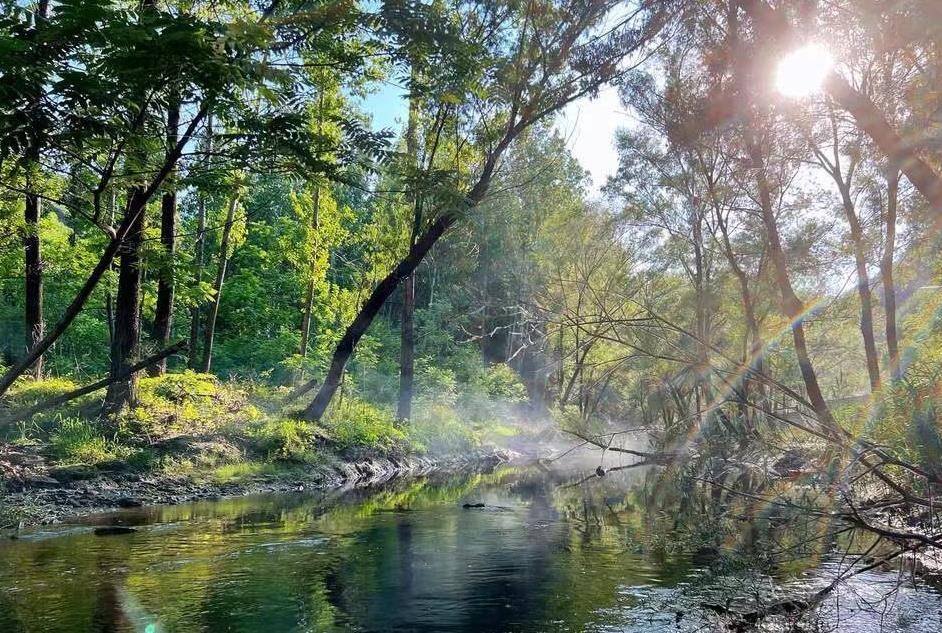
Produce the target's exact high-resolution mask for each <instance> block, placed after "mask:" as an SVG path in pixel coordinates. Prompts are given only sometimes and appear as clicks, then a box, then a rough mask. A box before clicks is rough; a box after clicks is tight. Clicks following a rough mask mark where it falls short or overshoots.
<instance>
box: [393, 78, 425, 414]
mask: <svg viewBox="0 0 942 633" xmlns="http://www.w3.org/2000/svg"><path fill="white" fill-rule="evenodd" d="M412 78H413V80H414V79H415V78H416V69H415V66H414V65H413V67H412ZM418 127H419V99H418V97H417V96H416V95H414V94H413V95H410V97H409V121H408V124H407V126H406V153H407V154H408V155H409V159H410V160H412V166H413V167H415V168H416V171H418V168H419V167H422V166H421V165H419V158H418V156H419V143H418ZM421 222H422V195H421V193H419V192H418V191H415V192H413V207H412V223H411V224H412V227H411V230H410V232H409V246H410V247H411V246H414V245H415V240H416V238H417V237H418V234H419V227H420V226H421ZM414 388H415V272H414V271H413V272H412V273H410V274H409V276H407V277H406V278H405V280H404V283H403V284H402V319H401V320H400V332H399V402H398V406H397V408H396V416H397V417H398V418H399V419H400V420H408V419H410V418H411V417H412V392H413V390H414Z"/></svg>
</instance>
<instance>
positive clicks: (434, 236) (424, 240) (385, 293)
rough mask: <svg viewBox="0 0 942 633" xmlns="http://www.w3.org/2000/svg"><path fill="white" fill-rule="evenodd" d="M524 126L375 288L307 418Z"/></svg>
mask: <svg viewBox="0 0 942 633" xmlns="http://www.w3.org/2000/svg"><path fill="white" fill-rule="evenodd" d="M523 129H524V126H522V125H520V124H517V125H516V126H515V127H513V128H511V129H510V130H508V132H507V133H506V134H505V135H504V137H503V138H502V139H501V140H500V142H499V143H498V144H497V146H496V147H495V148H494V151H493V152H492V153H491V154H490V156H488V158H487V161H485V163H484V167H483V169H482V170H481V176H480V177H479V178H478V181H477V182H476V183H475V184H474V187H472V188H471V191H470V192H469V193H468V195H467V197H466V198H465V200H464V204H463V205H462V206H461V207H458V208H453V209H451V210H450V211H447V212H445V213H443V214H442V215H440V216H439V217H438V218H437V219H436V220H435V221H434V222H432V223H431V224H430V225H429V226H428V228H426V229H425V231H423V232H422V234H421V235H420V236H419V238H418V239H417V240H416V241H415V243H414V244H413V245H412V246H411V247H410V248H409V252H408V254H407V255H406V256H405V257H404V258H403V259H402V260H400V262H399V263H398V264H396V267H395V268H393V269H392V271H391V272H390V273H389V274H388V275H386V276H385V277H384V278H383V279H382V281H380V282H379V284H378V285H377V286H376V287H375V288H374V289H373V292H372V293H371V294H370V297H369V298H368V299H367V300H366V303H364V304H363V307H361V308H360V311H359V312H358V313H357V315H356V317H355V318H354V319H353V323H351V324H350V326H349V327H347V329H346V331H345V332H344V334H343V336H342V337H341V339H340V341H339V342H338V343H337V347H336V348H335V349H334V354H333V356H332V357H331V359H330V366H329V367H328V369H327V375H326V376H325V377H324V383H323V384H322V385H321V387H320V389H319V390H318V392H317V395H316V396H315V397H314V400H313V401H312V402H311V404H310V405H308V407H307V408H306V409H305V410H304V411H303V412H302V414H301V416H302V417H303V418H304V419H306V420H309V421H316V420H320V419H321V418H322V417H323V416H324V413H325V412H326V411H327V407H328V406H329V405H330V401H331V400H332V399H333V397H334V394H335V393H336V392H337V389H338V388H339V387H340V384H341V382H342V381H343V374H344V369H345V368H346V366H347V361H348V360H350V356H352V355H353V350H354V349H355V348H356V346H357V343H358V342H359V341H360V338H361V337H362V336H363V335H364V334H365V333H366V331H367V329H369V327H370V324H371V323H372V322H373V319H375V318H376V315H377V314H379V311H380V310H381V309H382V307H383V304H384V303H386V300H387V299H389V297H391V296H392V293H393V292H395V291H396V287H397V286H398V285H399V282H401V281H402V280H403V279H405V278H406V277H408V276H409V275H411V274H412V273H414V272H415V269H416V268H417V267H418V265H419V264H420V263H422V260H423V259H425V256H426V255H428V253H429V251H431V250H432V247H433V246H435V244H436V242H438V240H439V239H441V237H442V236H443V235H444V234H445V233H446V232H447V231H448V229H450V228H451V227H452V225H454V224H455V222H457V221H458V219H459V218H460V217H461V216H462V214H463V213H465V212H467V211H469V210H470V209H473V208H474V207H475V206H477V205H478V203H480V202H481V200H483V199H484V195H485V194H486V193H487V190H488V189H489V188H490V186H491V179H492V178H493V177H494V169H495V168H496V167H497V161H498V159H499V158H500V157H501V156H502V155H503V153H504V151H505V150H506V149H507V147H508V146H509V145H510V143H511V141H513V139H514V138H515V137H516V135H517V134H519V132H520V131H521V130H523ZM316 384H317V383H316V381H314V380H312V381H310V382H308V383H307V384H305V385H303V386H301V387H300V388H298V389H296V390H295V391H294V393H293V394H292V397H297V396H298V395H300V394H302V393H305V392H307V391H308V390H310V389H312V388H313V387H314V386H316Z"/></svg>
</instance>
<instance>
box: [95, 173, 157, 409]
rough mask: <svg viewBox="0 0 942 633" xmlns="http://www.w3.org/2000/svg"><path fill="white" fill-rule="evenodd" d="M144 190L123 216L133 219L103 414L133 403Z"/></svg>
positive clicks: (126, 244) (132, 197)
mask: <svg viewBox="0 0 942 633" xmlns="http://www.w3.org/2000/svg"><path fill="white" fill-rule="evenodd" d="M145 195H146V194H145V192H144V189H143V188H141V187H135V188H134V190H133V191H132V192H131V193H130V194H129V198H130V200H129V202H128V206H127V214H128V215H129V216H130V217H132V218H134V219H133V222H132V224H131V227H130V230H129V231H128V236H127V239H125V241H124V244H123V245H122V247H121V254H120V260H119V261H120V271H119V273H118V292H117V294H116V296H115V313H114V338H113V339H112V341H111V377H112V378H113V379H114V382H112V383H111V384H110V385H108V392H107V395H106V396H105V404H104V411H105V413H106V414H111V415H113V414H116V413H120V412H121V411H122V410H124V409H125V408H126V407H127V406H129V405H133V404H135V403H136V402H137V374H136V373H134V372H130V371H129V369H130V367H131V366H132V365H134V363H136V362H137V360H138V355H139V352H140V340H141V244H142V243H143V239H144V227H145V224H146V222H145V218H146V213H145V206H146V205H147V198H146V197H145Z"/></svg>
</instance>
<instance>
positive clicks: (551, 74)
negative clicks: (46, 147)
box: [300, 2, 663, 420]
mask: <svg viewBox="0 0 942 633" xmlns="http://www.w3.org/2000/svg"><path fill="white" fill-rule="evenodd" d="M506 9H507V11H506V13H505V14H504V15H503V16H501V18H500V19H499V21H498V22H497V24H493V23H492V21H493V20H498V18H496V17H495V15H496V14H492V13H491V9H490V8H489V7H484V6H482V7H476V6H472V7H471V8H470V9H468V12H467V13H466V14H463V15H462V16H461V18H462V21H463V22H464V24H465V25H466V28H467V29H468V31H467V33H466V35H465V38H466V41H468V42H475V41H480V42H481V44H482V45H483V50H481V51H480V53H481V54H482V55H484V54H486V55H487V56H488V57H489V60H488V63H487V64H486V66H491V67H494V68H496V69H498V71H497V72H495V73H493V74H485V75H484V76H483V77H482V78H481V84H482V85H480V86H475V89H474V92H473V93H471V94H468V95H466V96H465V98H471V99H470V103H469V104H468V105H469V106H470V107H468V106H466V107H465V108H462V109H461V110H464V111H470V112H472V113H476V112H478V111H483V112H485V113H486V114H485V115H484V116H483V117H482V118H481V119H480V120H479V123H478V127H477V129H475V130H474V132H476V133H477V134H479V135H480V137H479V138H481V139H482V141H483V143H482V145H481V146H479V148H477V149H478V151H479V152H480V156H481V158H480V161H479V162H478V167H477V169H474V170H473V172H472V173H475V174H476V175H475V177H474V178H473V180H472V184H470V186H468V187H467V188H464V189H463V191H462V190H461V189H457V190H456V191H455V194H454V197H452V199H451V200H450V201H448V202H447V203H446V204H444V205H442V206H441V207H440V208H439V209H437V213H436V214H433V215H432V217H433V218H434V219H430V220H429V222H428V224H427V225H426V227H425V229H424V230H423V231H422V232H421V233H420V234H419V236H418V238H417V239H416V240H415V244H414V245H413V246H412V247H411V248H410V249H409V252H408V254H407V255H406V256H405V257H404V258H403V259H402V260H401V261H400V262H399V263H398V264H397V265H396V266H395V268H393V270H392V271H391V272H390V273H389V274H388V275H387V276H386V277H385V278H383V280H382V281H380V283H379V284H378V285H377V286H376V288H374V290H373V292H372V293H371V294H370V297H369V298H368V299H367V301H366V302H365V303H364V305H363V307H362V308H361V310H360V312H359V313H358V314H357V316H356V318H354V320H353V322H352V323H351V324H350V326H349V327H348V328H347V331H346V332H345V334H344V336H343V337H342V338H341V340H340V341H339V343H338V344H337V348H336V350H335V352H334V354H333V357H332V359H331V363H330V367H329V368H328V370H327V374H326V376H325V378H324V382H323V384H322V385H321V387H320V389H319V391H318V393H317V396H316V397H315V398H314V400H313V401H312V402H311V404H310V405H308V407H307V408H306V409H305V410H304V412H303V417H304V418H306V419H308V420H319V419H320V418H321V417H322V416H323V415H324V412H325V411H326V410H327V407H328V405H329V404H330V401H331V399H332V398H333V395H334V393H335V392H336V391H337V388H338V387H339V386H340V382H341V379H342V376H343V372H344V367H345V366H346V363H347V360H348V359H349V358H350V356H351V355H352V354H353V351H354V349H355V348H356V345H357V343H358V342H359V340H360V338H361V337H362V336H363V334H364V333H365V332H366V330H367V328H369V326H370V324H371V323H372V321H373V319H374V318H375V317H376V315H377V314H378V312H379V310H380V308H381V307H382V306H383V304H384V303H385V302H386V300H387V299H388V298H389V296H390V295H391V294H392V293H393V292H394V291H395V289H396V287H397V286H398V285H399V283H400V282H401V281H402V280H403V279H405V278H406V277H408V276H409V275H411V274H412V273H413V272H414V271H415V269H416V267H417V266H418V265H419V263H420V262H421V261H422V260H423V259H424V258H425V257H426V255H427V254H428V253H429V251H430V250H431V249H432V247H433V246H434V245H435V244H436V243H437V242H438V241H439V239H440V238H441V237H442V236H443V235H445V233H446V232H448V230H449V229H450V228H451V227H452V226H454V224H455V223H456V222H457V221H458V220H459V219H460V218H461V217H463V216H464V215H466V214H467V213H468V212H469V211H470V210H472V209H474V208H475V207H476V206H477V205H478V204H479V203H480V202H481V201H482V200H483V199H484V197H485V195H486V193H487V191H488V189H489V188H490V184H491V181H492V179H493V177H494V173H495V170H496V169H497V166H498V163H499V161H500V159H501V157H502V156H503V154H504V152H505V151H506V150H507V148H508V147H509V146H510V145H511V143H512V142H513V141H514V140H515V139H516V138H517V137H518V136H519V135H520V134H521V133H522V132H523V131H525V130H526V129H527V128H529V127H530V126H532V125H533V124H534V123H537V122H538V121H541V120H542V119H544V118H546V117H548V116H551V115H552V114H554V113H555V112H557V111H558V110H559V109H560V108H562V107H563V106H565V105H566V104H567V103H569V102H571V101H573V100H575V99H577V98H579V97H581V96H584V95H587V94H591V93H592V92H594V91H595V90H597V89H598V87H599V86H600V85H601V84H602V83H604V82H605V81H607V80H609V79H610V78H611V77H612V76H613V75H614V74H615V73H616V72H617V71H618V63H619V62H620V60H622V59H623V58H624V57H625V56H627V55H628V54H630V53H631V52H634V51H637V50H639V49H641V48H642V47H643V46H645V45H646V44H648V43H649V42H650V41H651V39H652V38H653V37H654V36H655V35H656V34H657V32H658V31H659V29H660V25H661V21H662V19H663V15H662V13H661V12H659V11H654V12H652V13H648V12H647V11H646V10H642V11H639V12H638V13H637V14H635V15H634V16H632V17H635V18H636V19H637V20H638V21H640V22H641V25H640V26H635V21H633V20H631V19H629V20H626V22H624V23H622V24H621V25H620V28H616V29H613V30H611V31H608V34H607V36H605V37H600V38H597V39H594V40H593V39H588V40H587V39H586V38H588V37H589V34H590V33H591V31H592V29H593V28H596V27H598V26H599V25H600V24H601V21H602V20H603V19H604V17H605V15H606V14H607V13H608V9H609V6H608V3H606V2H587V3H584V4H583V3H578V4H577V3H568V2H564V3H562V4H560V5H558V6H557V5H551V4H546V3H535V4H533V3H531V4H529V5H527V6H526V7H522V8H519V9H518V8H517V7H510V6H508V7H506ZM511 9H516V10H519V11H520V12H521V13H520V14H519V15H518V14H516V13H515V12H514V11H511ZM498 24H500V25H501V26H503V27H506V26H509V25H519V27H518V28H517V29H514V30H513V31H511V32H510V33H508V32H507V31H506V30H504V29H501V28H492V27H496V26H497V25H498ZM482 37H483V38H484V39H483V40H482V39H481V38H482ZM480 94H489V95H491V98H490V99H489V100H487V101H485V100H483V99H479V98H478V99H475V98H473V97H474V95H480ZM495 97H496V98H495ZM462 127H464V126H462ZM461 171H463V172H464V173H468V172H469V171H472V170H470V169H468V168H464V169H462V170H461ZM314 384H315V383H309V384H308V385H306V386H305V387H306V389H309V388H312V387H313V386H314ZM306 389H305V388H302V389H301V390H300V391H301V392H303V391H305V390H306Z"/></svg>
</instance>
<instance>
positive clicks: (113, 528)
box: [95, 525, 137, 536]
mask: <svg viewBox="0 0 942 633" xmlns="http://www.w3.org/2000/svg"><path fill="white" fill-rule="evenodd" d="M135 532H137V530H136V529H135V528H132V527H126V526H124V525H103V526H101V527H96V528H95V536H117V535H119V534H134V533H135Z"/></svg>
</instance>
